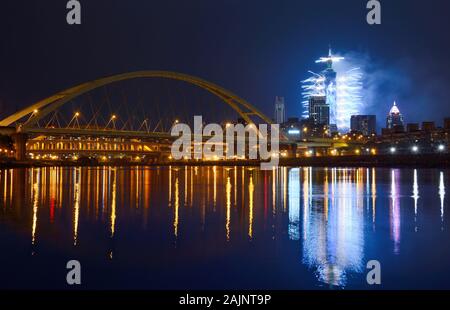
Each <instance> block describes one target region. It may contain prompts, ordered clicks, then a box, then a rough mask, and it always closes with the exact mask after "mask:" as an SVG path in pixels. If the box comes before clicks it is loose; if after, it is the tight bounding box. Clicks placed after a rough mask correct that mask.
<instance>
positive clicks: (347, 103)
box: [302, 49, 363, 131]
mask: <svg viewBox="0 0 450 310" xmlns="http://www.w3.org/2000/svg"><path fill="white" fill-rule="evenodd" d="M341 61H345V58H344V57H338V56H334V55H332V53H331V49H330V52H329V54H328V57H321V58H320V59H319V60H316V63H326V64H327V68H326V69H325V70H323V71H322V72H320V73H315V72H313V71H308V73H309V74H310V75H311V76H310V77H309V78H307V79H306V80H304V81H302V84H303V85H302V97H303V101H302V105H303V108H304V109H303V117H308V116H309V115H308V113H309V111H308V110H309V107H308V104H309V103H308V102H309V98H310V97H311V96H326V97H327V104H329V105H330V124H336V125H337V127H338V129H339V130H341V131H344V130H347V129H348V128H349V121H350V116H351V115H355V114H359V113H360V110H361V107H362V96H361V91H362V77H363V75H362V73H361V70H360V69H359V68H352V69H350V70H337V71H335V70H334V69H333V64H334V63H338V62H341Z"/></svg>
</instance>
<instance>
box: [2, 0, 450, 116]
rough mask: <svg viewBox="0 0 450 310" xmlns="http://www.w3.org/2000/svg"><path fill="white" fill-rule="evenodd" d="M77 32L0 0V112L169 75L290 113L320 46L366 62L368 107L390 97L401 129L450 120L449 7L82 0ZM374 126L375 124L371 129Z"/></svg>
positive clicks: (440, 0)
mask: <svg viewBox="0 0 450 310" xmlns="http://www.w3.org/2000/svg"><path fill="white" fill-rule="evenodd" d="M80 2H81V3H82V6H83V7H82V8H83V17H82V22H83V23H82V25H81V26H69V25H67V24H66V21H65V18H66V16H65V15H66V9H65V4H66V1H65V0H45V1H38V0H26V1H25V0H9V1H2V3H1V4H0V6H1V8H0V38H1V49H0V109H1V110H0V115H2V116H3V115H5V114H6V113H8V112H11V111H14V110H16V109H17V108H19V107H23V106H25V105H28V104H30V103H32V102H33V101H36V100H38V99H41V98H44V97H47V96H49V95H51V94H53V93H54V92H56V91H58V90H61V89H64V88H67V87H70V86H73V85H75V84H77V83H80V82H84V81H87V80H92V79H96V78H99V77H102V76H106V75H112V74H116V73H121V72H127V71H134V70H146V69H147V70H153V69H155V70H156V69H157V70H174V71H179V72H183V73H188V74H192V75H196V76H199V77H202V78H205V79H207V80H210V81H212V82H215V83H217V84H219V85H221V86H223V87H225V88H228V89H230V90H232V91H233V92H235V93H237V94H239V95H240V96H242V97H244V98H246V99H248V100H249V101H250V102H252V103H253V104H254V105H256V106H258V107H260V108H261V109H262V110H263V111H265V112H266V113H267V114H269V115H272V105H273V99H274V97H275V96H277V95H279V96H285V97H286V100H287V103H288V114H289V115H292V116H300V114H301V106H300V99H301V98H300V97H301V94H300V93H301V89H300V81H301V80H302V79H304V78H305V77H306V76H307V70H309V69H317V67H316V65H315V64H314V60H315V59H316V58H317V57H319V56H322V54H324V53H326V52H327V48H328V44H332V46H333V48H334V49H335V50H336V51H337V52H340V53H342V54H347V53H356V54H358V55H362V56H364V57H365V59H370V62H368V63H367V68H366V69H367V71H368V72H369V73H371V72H372V73H373V77H376V81H377V82H376V83H375V84H376V85H373V83H374V81H373V79H371V78H369V79H368V80H369V83H371V86H370V87H371V90H372V91H374V90H375V94H372V96H371V99H370V100H369V99H368V101H370V103H367V108H366V112H367V113H371V112H373V113H376V114H377V115H378V117H379V118H384V117H385V114H386V113H387V111H388V110H389V108H390V105H391V104H392V101H393V100H397V102H398V104H399V107H400V109H401V111H402V112H403V113H404V114H405V118H406V120H407V121H409V122H413V121H416V122H418V121H422V120H437V121H439V123H440V122H441V119H442V118H443V117H444V116H450V100H449V98H450V87H449V83H450V58H449V55H450V38H449V33H448V29H450V18H449V17H448V12H450V1H448V0H428V1H419V0H409V1H408V0H394V1H392V0H381V3H382V14H383V15H382V25H380V26H369V25H368V24H367V23H366V12H367V11H366V8H365V5H366V2H367V1H365V0H334V1H332V0H314V1H312V0H311V1H310V0H308V1H307V0H192V1H186V0H164V1H153V0H89V1H87V0H81V1H80ZM382 123H383V119H379V124H382Z"/></svg>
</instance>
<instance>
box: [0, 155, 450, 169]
mask: <svg viewBox="0 0 450 310" xmlns="http://www.w3.org/2000/svg"><path fill="white" fill-rule="evenodd" d="M259 165H260V161H255V160H237V161H204V162H197V161H195V162H188V161H171V162H156V163H138V162H116V163H112V162H105V163H102V162H100V163H99V162H85V161H84V162H76V161H14V160H7V161H1V162H0V168H1V169H13V168H33V167H80V166H81V167H103V166H118V167H130V166H150V167H151V166H225V167H229V166H239V167H241V166H244V167H259ZM279 166H285V167H299V166H304V167H309V166H312V167H399V168H401V167H417V168H449V167H450V154H423V155H375V156H335V157H301V158H281V159H280V162H279Z"/></svg>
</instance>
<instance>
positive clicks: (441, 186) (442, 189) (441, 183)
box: [439, 171, 445, 230]
mask: <svg viewBox="0 0 450 310" xmlns="http://www.w3.org/2000/svg"><path fill="white" fill-rule="evenodd" d="M439 198H440V199H441V223H442V224H443V223H444V201H445V182H444V172H442V171H441V173H440V174H439ZM441 229H442V230H443V229H444V227H443V226H441Z"/></svg>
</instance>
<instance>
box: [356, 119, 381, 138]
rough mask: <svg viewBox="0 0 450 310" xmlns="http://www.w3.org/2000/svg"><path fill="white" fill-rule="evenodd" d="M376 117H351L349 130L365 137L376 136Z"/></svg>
mask: <svg viewBox="0 0 450 310" xmlns="http://www.w3.org/2000/svg"><path fill="white" fill-rule="evenodd" d="M376 126H377V117H376V116H375V115H352V117H351V118H350V128H351V130H352V131H356V132H360V133H362V134H363V135H365V136H370V135H372V134H376V132H377V128H376Z"/></svg>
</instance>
